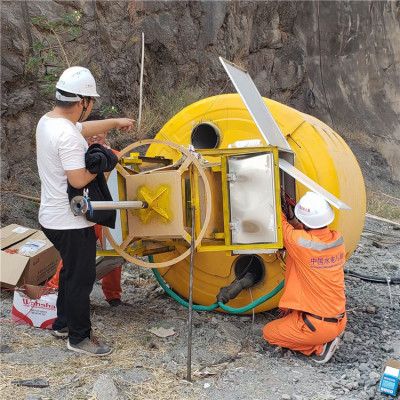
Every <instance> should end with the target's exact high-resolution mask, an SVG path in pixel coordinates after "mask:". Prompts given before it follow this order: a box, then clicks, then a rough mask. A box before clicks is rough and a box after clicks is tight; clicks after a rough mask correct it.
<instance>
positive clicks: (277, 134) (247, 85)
mask: <svg viewBox="0 0 400 400" xmlns="http://www.w3.org/2000/svg"><path fill="white" fill-rule="evenodd" d="M219 60H220V61H221V63H222V65H223V66H224V68H225V71H226V72H227V74H228V75H229V77H230V78H231V81H232V83H233V84H234V85H235V88H236V90H237V92H238V93H239V95H240V97H241V98H242V100H243V103H244V105H245V106H246V108H247V109H248V110H249V113H250V115H251V116H252V118H253V120H254V122H255V124H256V126H257V128H258V129H259V130H260V132H261V135H262V136H263V138H264V140H265V141H266V143H267V144H268V145H271V146H278V147H279V148H281V149H286V150H290V151H291V148H290V146H289V143H288V142H287V141H286V139H285V137H284V136H283V134H282V131H281V130H280V129H279V127H278V125H277V123H276V122H275V120H274V118H273V116H272V114H271V112H270V111H269V109H268V107H267V106H266V104H265V103H264V100H263V99H262V97H261V95H260V92H259V91H258V89H257V87H256V85H255V84H254V82H253V80H252V79H251V77H250V75H249V74H248V72H247V71H246V70H244V69H242V68H240V67H238V66H237V65H235V64H233V63H231V62H229V61H228V60H225V59H224V58H222V57H220V58H219Z"/></svg>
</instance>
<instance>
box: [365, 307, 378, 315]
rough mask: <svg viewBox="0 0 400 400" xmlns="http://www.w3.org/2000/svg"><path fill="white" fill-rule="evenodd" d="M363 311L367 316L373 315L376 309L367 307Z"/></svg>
mask: <svg viewBox="0 0 400 400" xmlns="http://www.w3.org/2000/svg"><path fill="white" fill-rule="evenodd" d="M365 311H366V312H367V313H368V314H375V313H376V307H375V306H367V307H366V308H365Z"/></svg>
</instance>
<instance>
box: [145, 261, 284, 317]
mask: <svg viewBox="0 0 400 400" xmlns="http://www.w3.org/2000/svg"><path fill="white" fill-rule="evenodd" d="M149 261H150V262H154V260H153V256H149ZM152 271H153V274H154V276H155V277H156V279H157V281H158V283H159V284H160V285H161V287H162V288H163V289H164V290H165V291H166V292H167V293H168V294H169V295H170V296H171V297H172V298H173V299H174V300H176V301H177V302H178V303H179V304H181V305H182V306H184V307H186V308H188V307H189V303H188V302H187V301H185V300H183V299H182V298H181V297H179V296H178V295H177V294H176V293H175V292H173V291H172V290H171V289H170V288H169V287H168V286H167V285H166V284H165V282H164V280H163V278H162V277H161V275H160V273H159V272H158V270H157V269H156V268H152ZM284 284H285V281H284V280H283V281H282V282H281V283H280V284H279V285H278V286H277V287H276V288H275V289H273V290H272V291H271V292H269V293H267V294H265V295H264V296H262V297H260V298H259V299H257V300H255V301H253V302H252V303H250V304H248V305H247V306H245V307H240V308H233V307H229V306H226V305H225V304H224V303H221V302H216V303H214V304H211V305H210V306H203V305H193V310H196V311H213V310H215V309H217V308H218V307H219V308H221V309H222V310H224V311H226V312H229V313H232V314H243V313H245V312H247V311H250V310H252V309H253V308H255V307H257V306H259V305H260V304H262V303H264V302H266V301H267V300H269V299H270V298H272V297H274V296H276V295H277V294H278V293H279V292H280V291H281V290H282V289H283V286H284Z"/></svg>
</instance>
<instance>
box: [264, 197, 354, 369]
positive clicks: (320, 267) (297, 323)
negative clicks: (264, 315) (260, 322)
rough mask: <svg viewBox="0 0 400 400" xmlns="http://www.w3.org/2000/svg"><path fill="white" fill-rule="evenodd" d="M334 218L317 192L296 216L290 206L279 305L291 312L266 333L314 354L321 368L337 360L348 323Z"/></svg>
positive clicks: (273, 339) (298, 207) (341, 250)
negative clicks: (284, 269)
mask: <svg viewBox="0 0 400 400" xmlns="http://www.w3.org/2000/svg"><path fill="white" fill-rule="evenodd" d="M334 218H335V214H334V212H333V209H332V207H331V206H330V205H329V203H328V202H327V201H325V200H324V199H323V198H322V197H320V196H319V195H317V194H315V193H313V192H307V193H306V194H305V195H304V196H303V197H302V198H301V199H300V201H299V202H298V204H297V205H296V207H295V211H294V214H293V210H292V209H291V208H290V210H289V220H287V219H286V216H285V214H284V213H282V220H283V221H282V224H283V244H284V246H285V247H286V250H287V258H286V277H285V289H284V293H283V296H282V298H281V300H280V302H279V307H280V308H282V309H285V310H288V311H289V312H290V313H289V314H288V315H287V316H285V317H283V318H281V319H278V320H276V321H272V322H270V323H268V324H267V325H265V327H264V330H263V335H264V339H265V340H267V341H268V342H269V343H271V344H274V345H278V346H281V347H285V348H288V349H291V350H295V351H300V352H301V353H303V354H305V355H307V356H310V355H312V359H313V360H314V361H315V362H317V363H321V364H322V363H326V362H327V361H329V360H330V359H331V357H332V356H333V354H334V352H335V351H336V349H337V347H338V344H339V341H340V339H339V335H340V334H341V333H342V332H343V331H344V329H345V327H346V322H347V318H346V312H345V307H346V298H345V294H344V289H345V285H344V272H343V265H344V264H345V261H346V253H345V247H344V241H343V237H342V236H341V235H340V233H339V232H336V231H332V230H329V229H328V228H327V226H328V225H329V224H330V223H331V222H332V221H333V220H334ZM288 221H289V222H288ZM313 353H315V354H313Z"/></svg>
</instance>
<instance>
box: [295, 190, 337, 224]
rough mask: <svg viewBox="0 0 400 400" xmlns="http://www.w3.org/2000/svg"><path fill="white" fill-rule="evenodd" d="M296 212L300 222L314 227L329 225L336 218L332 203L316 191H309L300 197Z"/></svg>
mask: <svg viewBox="0 0 400 400" xmlns="http://www.w3.org/2000/svg"><path fill="white" fill-rule="evenodd" d="M294 213H295V215H296V218H297V219H298V220H299V221H300V222H302V223H303V224H304V225H307V226H308V227H309V228H312V229H318V228H322V227H324V226H327V225H329V224H330V223H331V222H332V221H333V220H334V219H335V213H334V211H333V209H332V207H331V206H330V204H329V203H328V202H327V201H326V200H325V199H323V198H322V197H321V196H319V195H318V194H316V193H314V192H307V193H306V194H305V195H304V196H303V197H302V198H301V199H300V201H299V202H298V203H297V204H296V207H295V209H294Z"/></svg>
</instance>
